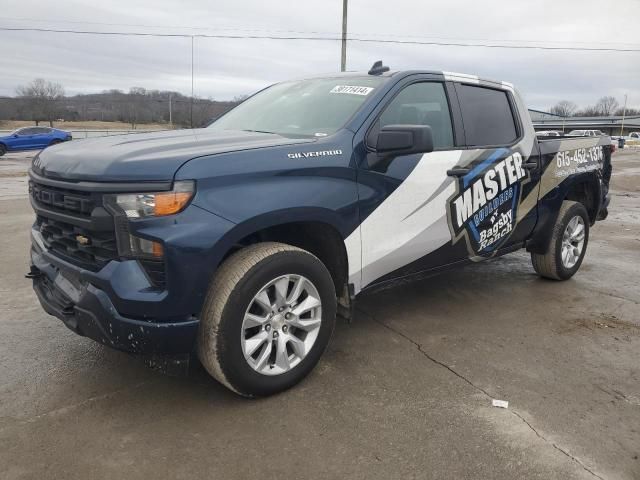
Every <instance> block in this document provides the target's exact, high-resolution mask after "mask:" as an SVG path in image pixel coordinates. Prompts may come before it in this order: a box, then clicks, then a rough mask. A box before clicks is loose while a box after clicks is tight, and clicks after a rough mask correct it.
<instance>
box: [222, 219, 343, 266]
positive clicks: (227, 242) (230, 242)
mask: <svg viewBox="0 0 640 480" xmlns="http://www.w3.org/2000/svg"><path fill="white" fill-rule="evenodd" d="M296 222H305V223H309V222H315V223H321V224H324V225H326V226H327V228H332V229H333V230H335V231H337V232H338V234H339V235H340V237H341V238H342V241H343V242H344V239H345V238H346V235H345V233H344V229H343V226H341V223H342V222H341V220H340V216H339V215H338V213H337V212H335V211H332V210H329V209H327V208H320V207H298V208H288V209H283V210H276V211H273V212H267V213H264V214H261V215H257V216H255V217H252V218H249V219H247V220H245V221H244V222H242V223H239V224H237V225H234V226H233V227H232V228H231V229H229V230H228V231H227V232H226V233H225V234H224V235H222V237H220V239H219V240H218V241H217V242H216V243H215V244H214V245H212V246H211V248H210V252H211V256H212V257H213V258H214V262H215V267H216V268H217V267H218V265H219V264H220V263H221V262H222V260H223V259H224V258H225V257H226V256H227V255H228V253H229V252H230V251H231V249H233V248H234V246H236V245H238V244H239V243H240V242H241V241H242V239H244V238H247V237H248V236H250V235H252V234H255V233H258V232H260V231H262V230H265V229H267V228H271V227H277V226H279V225H286V224H289V223H296ZM345 249H346V246H345Z"/></svg>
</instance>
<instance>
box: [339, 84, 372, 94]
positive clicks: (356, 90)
mask: <svg viewBox="0 0 640 480" xmlns="http://www.w3.org/2000/svg"><path fill="white" fill-rule="evenodd" d="M371 90H373V87H358V86H356V85H336V86H335V87H333V88H332V89H331V92H330V93H349V94H351V95H369V93H371Z"/></svg>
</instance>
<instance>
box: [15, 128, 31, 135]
mask: <svg viewBox="0 0 640 480" xmlns="http://www.w3.org/2000/svg"><path fill="white" fill-rule="evenodd" d="M34 134H35V132H34V129H33V128H22V129H20V131H19V132H18V135H20V136H21V137H26V136H29V135H34Z"/></svg>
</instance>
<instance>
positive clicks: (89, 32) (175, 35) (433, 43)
mask: <svg viewBox="0 0 640 480" xmlns="http://www.w3.org/2000/svg"><path fill="white" fill-rule="evenodd" d="M0 31H13V32H40V33H67V34H78V35H103V36H129V37H132V36H133V37H160V38H192V37H200V38H219V39H243V40H307V41H332V42H333V41H341V40H342V38H341V37H340V36H335V37H329V36H325V37H314V36H293V35H286V36H285V35H283V36H280V35H234V34H206V33H194V34H185V33H152V32H106V31H102V32H100V31H92V30H71V29H53V28H33V27H0ZM348 41H350V42H361V43H381V44H397V45H431V46H442V47H476V48H504V49H516V50H564V51H583V52H633V53H640V48H613V47H568V46H565V47H563V46H550V45H507V44H499V43H471V42H454V41H451V42H436V41H423V40H389V39H376V38H363V37H349V38H348Z"/></svg>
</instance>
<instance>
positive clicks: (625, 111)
mask: <svg viewBox="0 0 640 480" xmlns="http://www.w3.org/2000/svg"><path fill="white" fill-rule="evenodd" d="M626 114H627V94H626V93H625V94H624V107H622V122H620V136H621V137H624V117H625V115H626Z"/></svg>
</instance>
